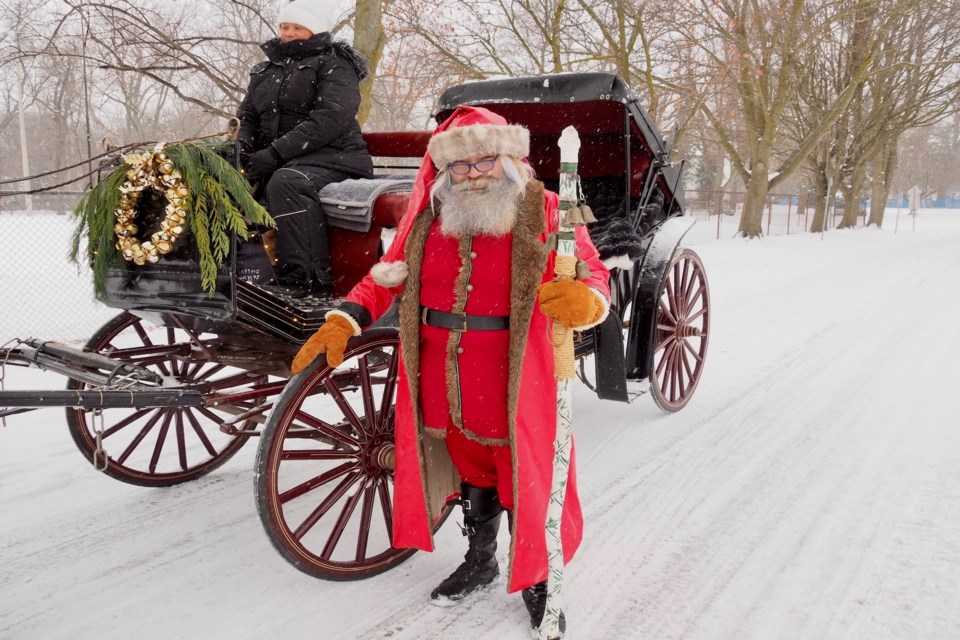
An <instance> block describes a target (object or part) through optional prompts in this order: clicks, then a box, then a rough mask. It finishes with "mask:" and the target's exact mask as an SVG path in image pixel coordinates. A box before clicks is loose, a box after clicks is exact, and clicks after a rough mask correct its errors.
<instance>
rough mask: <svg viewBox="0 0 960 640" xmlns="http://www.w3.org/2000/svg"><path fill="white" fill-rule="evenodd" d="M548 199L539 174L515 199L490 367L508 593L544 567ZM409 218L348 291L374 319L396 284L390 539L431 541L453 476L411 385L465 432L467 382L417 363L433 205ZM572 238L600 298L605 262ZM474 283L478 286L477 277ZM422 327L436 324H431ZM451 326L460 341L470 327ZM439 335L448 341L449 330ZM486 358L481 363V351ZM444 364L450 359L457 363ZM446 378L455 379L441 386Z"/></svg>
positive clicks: (577, 514)
mask: <svg viewBox="0 0 960 640" xmlns="http://www.w3.org/2000/svg"><path fill="white" fill-rule="evenodd" d="M415 195H416V194H415ZM558 205H559V202H558V197H557V195H556V194H555V193H552V192H549V191H545V190H544V188H543V184H542V183H540V182H537V181H531V182H530V183H529V184H528V185H527V189H526V194H525V196H524V197H523V200H522V202H521V204H520V207H519V212H518V219H517V224H516V227H515V228H514V231H513V234H512V242H511V243H510V260H511V264H510V267H509V268H510V276H511V277H510V283H511V287H510V292H509V316H510V330H509V341H508V344H506V345H505V346H506V353H505V354H504V357H505V358H506V365H507V366H505V367H503V366H501V367H499V369H500V373H499V375H501V376H502V375H506V376H507V381H506V382H507V384H506V394H507V400H506V402H507V407H506V409H507V411H506V415H507V426H508V434H507V435H508V444H509V447H510V450H511V453H512V458H513V469H514V474H513V477H514V483H513V502H514V517H513V527H514V530H513V531H512V532H511V533H512V542H511V548H510V568H509V570H508V575H509V579H508V586H507V588H508V591H511V592H513V591H518V590H520V589H523V588H526V587H529V586H531V585H534V584H536V583H538V582H540V581H542V580H545V579H546V577H547V550H546V536H545V523H546V513H547V503H548V501H549V496H550V485H551V476H552V472H553V440H554V437H555V434H556V413H557V409H556V400H557V383H556V379H555V378H554V361H553V348H552V346H551V344H550V338H549V336H550V326H549V325H550V321H549V320H548V319H547V318H546V317H545V316H544V315H543V314H542V313H540V310H539V305H538V302H537V298H536V287H537V285H539V284H540V283H541V282H547V281H549V280H550V279H551V278H552V274H553V261H554V254H553V253H552V252H549V251H548V250H547V248H546V247H545V242H546V240H547V235H548V234H549V233H550V232H552V231H554V230H555V227H556V220H555V215H554V214H555V212H556V210H557V207H558ZM408 217H409V218H411V219H405V220H404V224H402V225H401V227H400V228H399V230H398V233H397V237H396V238H395V239H394V242H393V244H392V245H391V246H390V249H389V250H388V251H387V254H386V255H385V256H384V257H383V259H382V260H381V262H380V264H379V265H377V267H375V269H374V271H373V273H379V276H378V277H377V280H379V281H380V282H381V284H378V283H377V282H376V281H375V280H374V276H372V275H368V276H366V277H365V278H364V279H363V280H362V281H361V282H360V283H359V284H358V285H357V286H356V287H354V289H353V290H352V291H351V292H350V294H349V295H348V296H347V301H348V302H352V303H355V304H359V305H362V306H363V307H364V308H365V309H366V310H367V311H369V312H370V315H371V317H372V318H374V319H376V318H378V317H379V316H381V315H382V314H383V313H385V312H386V311H387V310H388V309H389V308H390V306H391V304H392V303H393V300H394V298H395V297H396V295H398V294H400V293H402V294H403V295H402V297H401V300H400V305H399V313H400V352H401V356H402V357H401V363H400V367H399V384H398V390H397V403H396V412H395V428H396V447H397V448H396V469H395V475H394V518H393V545H394V546H395V547H398V548H400V547H407V548H416V549H422V550H426V551H432V550H433V535H432V526H431V524H432V523H434V522H435V521H436V519H437V517H438V514H439V513H440V511H441V509H442V508H443V506H444V504H445V503H446V502H447V500H448V499H450V498H451V497H452V496H454V495H455V494H456V493H457V492H458V491H459V486H460V479H459V476H458V474H457V471H456V469H455V468H454V466H453V463H452V462H451V461H450V458H449V456H448V454H447V450H446V446H445V444H444V442H443V440H442V439H438V438H436V437H431V435H429V434H428V433H427V429H426V428H425V425H424V424H423V416H422V411H421V407H420V406H419V403H418V402H416V401H414V400H416V399H417V398H420V397H421V395H420V393H421V390H420V385H431V386H434V385H435V386H436V387H437V388H445V389H446V390H447V394H446V395H447V398H448V401H449V403H450V404H449V406H450V413H451V416H453V418H454V421H455V422H457V421H462V423H463V425H464V426H465V431H466V432H467V434H468V436H469V435H470V432H471V428H470V416H469V415H466V416H464V415H462V414H461V411H462V410H463V409H464V408H467V409H468V411H469V406H470V405H469V401H467V400H463V397H464V396H465V395H467V394H469V393H473V392H474V391H475V389H463V388H459V385H460V384H461V383H460V381H459V379H458V377H457V376H456V375H454V376H451V375H450V374H449V369H450V368H451V366H450V365H449V364H448V365H447V366H446V367H444V369H446V370H437V369H440V367H437V366H432V367H428V368H427V369H425V370H421V366H420V365H421V352H420V343H421V331H422V326H421V322H420V304H421V293H422V291H421V265H422V263H423V260H424V251H423V249H424V246H425V244H426V243H427V238H428V236H429V235H430V229H431V226H432V225H433V223H434V214H433V211H432V209H431V208H429V207H427V208H425V209H423V210H422V211H420V213H418V214H417V215H415V216H408ZM576 239H577V252H578V257H579V259H580V260H582V261H583V262H585V263H586V265H587V266H588V267H589V269H590V271H591V276H590V277H589V278H587V279H584V280H583V282H584V284H586V285H587V286H589V287H591V288H593V289H595V290H596V291H598V292H600V293H601V294H602V295H603V296H604V297H605V298H606V299H607V300H609V296H610V291H609V286H608V278H609V273H608V271H607V269H606V268H605V267H604V266H603V264H602V263H601V262H600V259H599V257H598V255H597V251H596V249H595V248H594V246H593V243H592V242H591V241H590V237H589V235H588V233H587V232H586V230H585V229H584V228H582V227H581V228H578V230H577V233H576ZM465 244H466V243H461V247H460V251H459V253H460V259H461V264H451V265H450V268H451V269H460V267H461V265H462V263H463V261H464V260H469V259H470V257H469V253H470V251H469V248H465V247H464V246H463V245H465ZM477 263H478V264H477V267H478V268H479V269H482V268H483V263H482V258H477ZM397 272H399V273H400V274H401V275H405V278H404V280H403V282H397V281H393V282H390V281H389V277H390V276H391V275H395V274H396V273H397ZM396 280H400V278H396ZM469 280H470V278H469V277H457V278H455V284H454V288H455V289H457V290H456V291H453V292H452V295H451V299H452V300H454V304H457V303H456V301H457V300H461V299H463V300H465V299H466V297H467V296H466V287H467V285H468V284H470V285H471V287H472V286H473V285H472V284H471V282H469ZM477 286H481V284H480V282H479V281H478V282H477ZM461 289H462V290H461ZM475 295H481V296H482V295H483V292H482V290H473V289H471V293H470V296H475ZM442 310H450V309H442ZM467 311H468V312H469V309H468V310H467ZM429 329H430V330H432V331H442V330H440V329H436V328H434V327H430V328H429ZM450 333H451V334H453V335H454V336H456V337H462V338H463V339H464V340H466V339H468V338H469V334H470V333H473V332H468V333H467V334H454V333H453V332H450ZM477 333H484V332H477ZM490 333H493V332H490ZM497 333H499V332H497ZM477 337H478V338H482V336H477ZM450 344H451V345H454V342H453V340H451V343H450ZM478 351H479V350H478V349H472V348H467V349H465V350H464V353H462V354H458V353H457V348H456V347H455V346H452V347H451V349H449V350H448V355H447V357H448V363H449V361H450V359H454V358H460V357H463V358H466V359H467V360H466V361H465V362H459V368H460V369H462V370H468V368H469V367H470V366H471V364H470V361H469V358H470V357H471V356H470V354H473V353H478ZM486 361H487V362H489V361H490V358H489V357H488V358H486ZM453 368H454V369H456V368H457V365H454V366H453ZM491 375H497V374H496V373H491ZM452 385H453V386H457V387H458V388H451V386H452ZM471 399H472V398H471ZM426 426H441V427H442V426H443V425H426ZM430 431H434V430H433V429H431V430H430ZM474 435H477V434H476V433H475V434H474ZM480 435H482V434H480ZM575 469H576V467H575V465H574V463H573V455H572V452H571V464H570V470H569V478H568V482H567V489H566V499H565V502H564V505H563V522H562V526H561V536H562V540H563V549H564V559H565V561H569V560H570V559H571V558H572V557H573V554H574V553H575V551H576V549H577V547H578V546H579V544H580V540H581V538H582V531H583V515H582V512H581V509H580V501H579V498H578V496H577V483H576V472H575Z"/></svg>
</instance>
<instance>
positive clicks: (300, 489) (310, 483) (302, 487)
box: [279, 462, 359, 515]
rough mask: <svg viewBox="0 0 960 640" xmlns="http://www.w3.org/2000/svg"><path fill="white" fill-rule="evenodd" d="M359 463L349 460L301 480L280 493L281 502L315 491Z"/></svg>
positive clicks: (351, 469) (352, 469) (354, 468)
mask: <svg viewBox="0 0 960 640" xmlns="http://www.w3.org/2000/svg"><path fill="white" fill-rule="evenodd" d="M358 464H359V463H357V462H347V463H345V464H342V465H340V466H339V467H336V468H334V469H330V470H329V471H327V472H325V473H321V474H320V475H318V476H314V477H313V478H310V479H309V480H306V481H304V482H301V483H300V484H298V485H295V486H293V487H291V488H290V489H287V490H286V491H284V492H283V493H281V494H280V495H279V497H280V504H285V503H287V502H290V501H291V500H293V499H295V498H299V497H300V496H302V495H304V494H305V493H309V492H310V491H313V490H314V489H316V488H317V487H321V486H323V485H325V484H327V483H328V482H331V481H333V480H335V479H337V478H339V477H340V476H342V475H344V474H346V473H350V472H351V471H354V470H356V468H357V467H358ZM320 515H323V514H320Z"/></svg>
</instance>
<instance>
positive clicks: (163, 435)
mask: <svg viewBox="0 0 960 640" xmlns="http://www.w3.org/2000/svg"><path fill="white" fill-rule="evenodd" d="M172 419H173V413H172V412H171V411H169V410H167V411H164V412H163V424H161V425H160V431H159V432H158V433H157V441H156V443H155V444H154V446H153V455H152V456H150V466H149V469H150V473H156V472H157V463H158V462H159V461H160V454H161V453H162V452H163V445H164V443H165V442H166V441H167V431H169V430H170V422H171V420H172Z"/></svg>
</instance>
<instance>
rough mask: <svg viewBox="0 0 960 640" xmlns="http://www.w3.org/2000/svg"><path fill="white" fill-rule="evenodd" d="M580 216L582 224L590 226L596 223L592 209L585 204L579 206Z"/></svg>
mask: <svg viewBox="0 0 960 640" xmlns="http://www.w3.org/2000/svg"><path fill="white" fill-rule="evenodd" d="M580 215H582V216H583V222H584V224H590V223H592V222H596V221H597V219H596V218H595V217H594V215H593V209H591V208H590V205H588V204H586V203H584V204H581V205H580Z"/></svg>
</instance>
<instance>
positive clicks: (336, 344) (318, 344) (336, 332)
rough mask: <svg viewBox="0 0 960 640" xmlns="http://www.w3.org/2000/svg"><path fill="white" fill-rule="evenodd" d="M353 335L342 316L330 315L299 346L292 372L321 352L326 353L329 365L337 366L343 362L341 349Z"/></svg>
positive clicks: (305, 365)
mask: <svg viewBox="0 0 960 640" xmlns="http://www.w3.org/2000/svg"><path fill="white" fill-rule="evenodd" d="M351 336H353V326H351V324H350V321H349V320H347V319H346V318H344V317H343V316H338V315H331V316H330V318H329V319H328V320H327V321H326V322H325V323H324V325H323V326H322V327H320V328H319V329H317V332H316V333H315V334H313V335H312V336H310V339H309V340H307V341H306V343H305V344H304V345H303V346H302V347H300V351H298V352H297V355H296V357H295V358H294V359H293V365H292V366H291V367H290V369H291V371H293V372H294V373H300V372H301V371H303V370H304V369H306V368H307V367H308V366H310V363H311V362H313V361H314V359H316V357H317V356H318V355H320V354H321V353H325V354H327V364H329V365H330V366H331V367H336V366H339V365H340V363H341V362H343V350H344V349H346V347H347V340H349V339H350V337H351Z"/></svg>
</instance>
